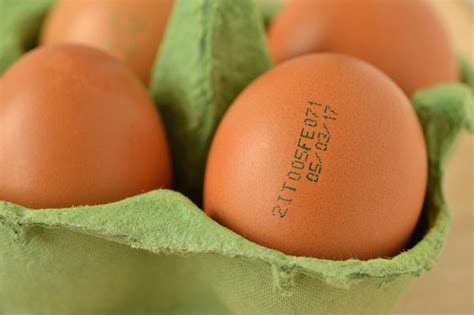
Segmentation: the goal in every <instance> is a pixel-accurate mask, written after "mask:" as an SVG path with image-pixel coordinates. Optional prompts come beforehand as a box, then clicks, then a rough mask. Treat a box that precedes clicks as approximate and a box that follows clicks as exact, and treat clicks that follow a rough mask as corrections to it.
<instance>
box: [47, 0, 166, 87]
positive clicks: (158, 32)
mask: <svg viewBox="0 0 474 315" xmlns="http://www.w3.org/2000/svg"><path fill="white" fill-rule="evenodd" d="M173 4H174V0H93V1H91V0H60V1H58V3H57V4H55V6H54V7H53V9H52V10H51V12H50V14H49V16H48V18H47V19H46V22H45V23H44V26H43V31H42V36H41V43H42V44H54V43H61V42H72V43H80V44H85V45H88V46H92V47H96V48H99V49H102V50H104V51H106V52H108V53H110V54H112V55H113V56H115V57H117V58H119V59H120V60H122V61H123V62H125V63H126V64H127V65H129V66H130V67H131V69H132V70H133V71H134V72H135V73H136V74H137V75H138V76H139V77H140V79H141V80H142V81H143V82H144V83H145V84H148V82H149V79H150V72H151V68H152V66H153V63H154V60H155V57H156V55H157V52H158V48H159V45H160V43H161V39H162V38H163V35H164V32H165V29H166V25H167V22H168V17H169V15H170V14H171V10H172V8H173Z"/></svg>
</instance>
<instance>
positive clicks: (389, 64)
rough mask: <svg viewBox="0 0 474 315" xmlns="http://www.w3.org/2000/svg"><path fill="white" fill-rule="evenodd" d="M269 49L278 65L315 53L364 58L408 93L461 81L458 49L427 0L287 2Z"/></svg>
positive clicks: (275, 23)
mask: <svg viewBox="0 0 474 315" xmlns="http://www.w3.org/2000/svg"><path fill="white" fill-rule="evenodd" d="M269 45H270V50H271V53H272V58H273V60H274V61H275V62H276V63H279V62H282V61H284V60H288V59H290V58H293V57H296V56H299V55H302V54H306V53H314V52H334V53H343V54H348V55H351V56H354V57H357V58H360V59H363V60H365V61H368V62H369V63H372V64H373V65H375V66H376V67H378V68H380V69H381V70H382V71H384V72H385V73H386V74H387V75H388V76H390V77H391V78H392V79H393V80H394V81H395V82H396V83H397V84H398V85H399V86H400V87H401V88H402V90H403V91H404V92H405V93H406V94H407V95H412V94H413V92H415V91H416V90H418V89H421V88H427V87H430V86H432V85H435V84H438V83H444V82H454V81H457V80H458V67H457V58H456V54H455V51H454V47H453V45H452V44H451V42H450V39H449V36H448V33H447V31H446V29H445V28H444V25H443V24H442V21H441V19H440V18H439V17H438V16H437V14H436V12H435V9H434V8H433V7H432V5H431V4H430V3H429V2H428V1H425V0H381V1H375V0H344V1H338V0H334V1H328V0H289V1H288V3H287V4H286V5H284V6H283V8H282V9H281V11H280V13H279V14H278V15H277V16H276V17H275V19H274V20H273V22H272V24H271V27H270V30H269Z"/></svg>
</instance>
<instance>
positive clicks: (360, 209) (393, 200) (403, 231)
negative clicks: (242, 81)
mask: <svg viewBox="0 0 474 315" xmlns="http://www.w3.org/2000/svg"><path fill="white" fill-rule="evenodd" d="M426 183H427V155H426V148H425V142H424V138H423V133H422V129H421V127H420V124H419V122H418V120H417V116H416V114H415V112H414V110H413V109H412V107H411V104H410V102H409V101H408V99H407V97H406V96H405V95H404V94H403V92H402V91H401V90H400V89H399V88H398V87H397V86H396V85H395V83H394V82H393V81H392V80H390V79H389V78H388V77H387V76H386V75H384V74H383V73H382V72H380V71H379V70H378V69H376V68H375V67H373V66H371V65H369V64H367V63H365V62H363V61H360V60H358V59H355V58H352V57H347V56H343V55H338V54H319V55H308V56H304V57H299V58H296V59H293V60H290V61H288V62H285V63H282V64H281V65H279V66H277V67H276V68H274V69H273V70H270V71H269V72H267V73H265V74H264V75H262V76H261V77H260V78H258V79H257V80H256V81H254V82H253V83H252V84H251V85H250V86H248V87H247V88H246V89H245V90H244V91H243V92H242V94H241V95H240V96H239V97H238V98H237V100H236V101H235V102H234V103H233V105H232V106H231V108H230V109H229V111H228V112H227V113H226V115H225V117H224V119H223V121H222V123H221V125H220V126H219V128H218V130H217V133H216V135H215V138H214V140H213V143H212V147H211V151H210V154H209V159H208V163H207V170H206V176H205V192H204V203H205V204H204V207H205V211H206V212H207V214H208V215H209V216H211V217H212V218H213V219H215V220H217V221H218V222H219V223H221V224H222V225H224V226H226V227H228V228H230V229H232V230H234V231H235V232H237V233H239V234H241V235H242V236H244V237H246V238H247V239H249V240H251V241H254V242H256V243H258V244H261V245H264V246H267V247H270V248H274V249H277V250H280V251H282V252H284V253H286V254H290V255H297V256H312V257H317V258H327V259H335V260H338V259H348V258H359V259H370V258H375V257H385V256H393V255H396V254H398V253H399V252H400V251H401V250H403V249H404V248H405V246H406V245H407V242H408V241H409V239H410V236H411V235H412V232H413V231H414V229H415V226H416V224H417V220H418V217H419V215H420V211H421V208H422V204H423V200H424V195H425V187H426Z"/></svg>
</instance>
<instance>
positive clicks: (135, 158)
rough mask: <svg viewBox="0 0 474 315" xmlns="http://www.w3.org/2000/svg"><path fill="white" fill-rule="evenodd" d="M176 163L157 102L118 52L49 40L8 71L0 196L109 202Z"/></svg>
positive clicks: (165, 175) (61, 203)
mask: <svg viewBox="0 0 474 315" xmlns="http://www.w3.org/2000/svg"><path fill="white" fill-rule="evenodd" d="M170 163H171V162H170V157H169V151H168V144H167V140H166V137H165V131H164V128H163V126H162V122H161V119H160V116H159V114H158V112H157V110H156V108H155V106H154V104H153V103H152V102H151V100H150V98H149V96H148V94H147V91H146V89H145V88H144V87H143V84H141V82H140V81H139V80H138V79H137V78H136V77H135V76H134V75H133V73H132V72H131V71H130V70H129V69H128V68H127V67H126V66H125V65H123V64H122V63H120V62H118V61H117V60H116V59H115V58H113V57H110V56H109V55H107V54H105V53H102V52H100V51H99V50H96V49H93V48H88V47H85V46H80V45H71V44H66V45H64V44H63V45H57V46H56V45H52V46H46V47H43V48H38V49H35V50H33V51H32V52H30V53H28V54H26V55H25V56H23V57H22V58H21V59H20V60H19V61H18V62H17V63H16V64H14V65H13V66H12V67H11V68H10V69H9V70H8V71H7V72H6V73H5V75H4V77H3V79H2V89H1V93H0V178H1V180H0V200H4V201H10V202H14V203H18V204H21V205H23V206H26V207H30V208H62V207H70V206H78V205H92V204H102V203H108V202H112V201H117V200H120V199H123V198H125V197H129V196H133V195H136V194H140V193H143V192H147V191H150V190H153V189H156V188H160V187H169V186H170V183H171V177H172V175H171V165H170Z"/></svg>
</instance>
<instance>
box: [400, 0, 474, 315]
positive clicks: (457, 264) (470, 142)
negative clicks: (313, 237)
mask: <svg viewBox="0 0 474 315" xmlns="http://www.w3.org/2000/svg"><path fill="white" fill-rule="evenodd" d="M431 2H433V3H434V4H435V5H436V7H437V8H439V9H440V10H439V11H440V14H441V16H442V17H443V18H445V20H446V25H447V26H448V27H449V29H450V31H451V33H452V37H453V39H454V41H455V44H456V46H457V48H458V50H459V51H461V52H463V53H464V54H467V55H469V57H470V59H471V61H472V62H473V63H474V2H472V1H471V2H469V1H464V0H431ZM444 189H445V192H446V195H447V199H448V203H449V205H450V208H451V210H452V217H453V222H452V223H453V224H452V226H451V231H450V234H449V236H448V239H447V243H446V246H445V248H444V251H443V253H442V256H441V258H440V261H439V263H438V264H437V265H436V266H435V268H434V269H433V270H432V271H431V272H429V273H427V274H425V275H424V276H422V277H421V279H419V280H418V281H417V282H416V283H415V285H414V287H413V290H412V291H411V292H410V293H409V294H408V296H407V298H406V299H405V300H404V301H403V302H402V303H401V304H400V305H399V306H398V307H397V308H396V309H395V313H396V314H450V315H451V314H452V315H454V314H474V307H473V301H472V300H473V299H474V294H473V282H474V279H473V264H474V262H473V251H474V247H473V236H474V233H473V231H474V229H473V216H474V136H472V135H468V134H467V132H464V133H463V134H462V135H461V137H460V139H459V142H458V144H457V146H456V148H455V149H454V151H453V153H452V155H451V157H450V160H449V162H448V169H447V174H446V180H445V185H444Z"/></svg>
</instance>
